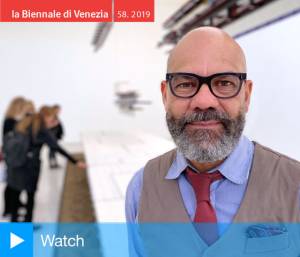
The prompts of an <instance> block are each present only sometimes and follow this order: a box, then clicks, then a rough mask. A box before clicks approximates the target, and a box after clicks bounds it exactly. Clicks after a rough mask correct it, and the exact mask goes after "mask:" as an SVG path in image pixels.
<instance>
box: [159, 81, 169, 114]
mask: <svg viewBox="0 0 300 257" xmlns="http://www.w3.org/2000/svg"><path fill="white" fill-rule="evenodd" d="M167 90H168V85H167V81H165V80H163V81H162V82H161V83H160V91H161V96H162V101H163V104H164V106H165V109H166V104H167Z"/></svg>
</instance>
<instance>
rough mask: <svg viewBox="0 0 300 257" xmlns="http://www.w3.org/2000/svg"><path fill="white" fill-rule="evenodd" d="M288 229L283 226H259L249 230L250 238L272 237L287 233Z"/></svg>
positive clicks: (251, 227)
mask: <svg viewBox="0 0 300 257" xmlns="http://www.w3.org/2000/svg"><path fill="white" fill-rule="evenodd" d="M286 232H287V229H286V228H285V227H284V226H283V225H266V224H258V225H253V226H250V227H248V228H247V231H246V234H247V237H248V238H257V237H270V236H277V235H281V234H283V233H286Z"/></svg>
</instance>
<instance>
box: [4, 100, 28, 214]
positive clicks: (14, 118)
mask: <svg viewBox="0 0 300 257" xmlns="http://www.w3.org/2000/svg"><path fill="white" fill-rule="evenodd" d="M26 104H27V101H26V99H25V98H24V97H21V96H18V97H15V98H14V99H12V101H11V102H10V104H9V106H8V108H7V110H6V113H5V118H4V122H3V130H2V139H4V137H5V135H6V134H7V133H9V132H11V131H13V130H14V128H15V125H16V123H17V122H18V121H19V120H21V119H22V118H23V116H24V108H25V106H26ZM2 145H3V144H2ZM10 192H11V191H10V188H9V187H8V186H7V185H6V188H5V190H4V211H3V214H2V215H3V217H5V216H7V215H9V214H11V207H10ZM19 205H21V202H19Z"/></svg>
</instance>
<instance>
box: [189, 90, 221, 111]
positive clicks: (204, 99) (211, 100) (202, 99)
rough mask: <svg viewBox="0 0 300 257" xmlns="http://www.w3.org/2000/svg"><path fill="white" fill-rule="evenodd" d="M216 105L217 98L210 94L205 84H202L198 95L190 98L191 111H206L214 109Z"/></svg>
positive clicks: (217, 102) (217, 103)
mask: <svg viewBox="0 0 300 257" xmlns="http://www.w3.org/2000/svg"><path fill="white" fill-rule="evenodd" d="M218 105H219V101H218V98H217V97H215V96H214V95H213V94H212V92H210V90H209V87H208V85H207V84H202V85H201V87H200V90H199V91H198V93H197V94H196V95H195V96H193V97H192V98H191V108H192V109H196V108H198V109H201V110H206V109H208V108H210V107H213V108H216V107H217V106H218Z"/></svg>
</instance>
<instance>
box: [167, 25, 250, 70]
mask: <svg viewBox="0 0 300 257" xmlns="http://www.w3.org/2000/svg"><path fill="white" fill-rule="evenodd" d="M186 65H188V66H195V65H203V66H204V67H202V68H205V66H208V67H207V68H208V69H210V68H212V69H221V70H222V69H230V68H232V69H235V70H237V71H241V72H242V71H243V72H244V71H246V61H245V56H244V53H243V50H242V49H241V47H240V46H239V45H238V44H237V43H236V42H235V40H234V39H233V38H231V37H230V36H229V35H228V34H226V33H225V32H223V31H222V30H219V29H216V28H211V27H205V28H201V29H196V30H194V31H192V32H190V33H188V34H187V35H186V36H185V37H183V38H182V39H181V40H180V41H179V42H178V44H177V45H176V46H175V47H174V49H173V50H172V51H171V53H170V56H169V58H168V71H169V72H171V71H174V69H175V70H177V69H178V68H179V67H181V66H186ZM222 65H225V66H229V67H223V68H222ZM215 66H216V67H215ZM217 66H220V67H217Z"/></svg>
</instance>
